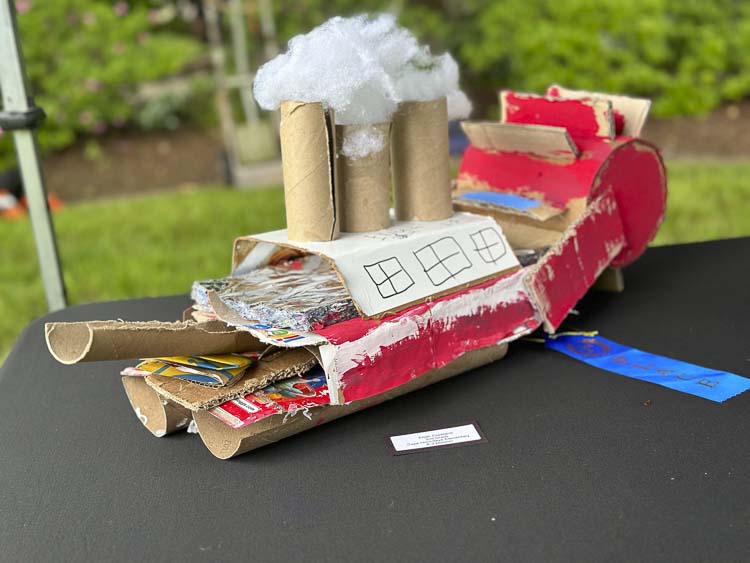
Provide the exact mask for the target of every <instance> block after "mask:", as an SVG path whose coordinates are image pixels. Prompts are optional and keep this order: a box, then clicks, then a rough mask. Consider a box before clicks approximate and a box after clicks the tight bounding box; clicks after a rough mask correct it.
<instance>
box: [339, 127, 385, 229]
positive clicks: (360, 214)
mask: <svg viewBox="0 0 750 563" xmlns="http://www.w3.org/2000/svg"><path fill="white" fill-rule="evenodd" d="M361 127H368V128H371V129H374V130H375V131H376V133H377V134H378V135H380V136H382V138H383V139H384V140H385V142H384V145H383V148H382V149H381V150H379V151H376V152H374V153H371V154H368V155H367V156H363V157H360V158H354V157H349V156H346V155H345V154H343V153H339V155H338V158H337V159H336V168H337V175H336V180H337V182H338V195H339V198H340V204H339V210H340V213H341V230H342V231H346V232H350V233H364V232H370V231H378V230H380V229H385V228H386V227H388V226H389V225H390V224H391V217H390V207H391V170H390V150H389V142H388V138H389V132H390V127H391V124H390V123H379V124H377V125H367V126H360V125H337V126H336V144H337V146H338V147H341V146H342V145H343V142H344V138H345V137H346V136H347V135H351V134H353V133H354V132H355V131H356V130H357V129H360V128H361Z"/></svg>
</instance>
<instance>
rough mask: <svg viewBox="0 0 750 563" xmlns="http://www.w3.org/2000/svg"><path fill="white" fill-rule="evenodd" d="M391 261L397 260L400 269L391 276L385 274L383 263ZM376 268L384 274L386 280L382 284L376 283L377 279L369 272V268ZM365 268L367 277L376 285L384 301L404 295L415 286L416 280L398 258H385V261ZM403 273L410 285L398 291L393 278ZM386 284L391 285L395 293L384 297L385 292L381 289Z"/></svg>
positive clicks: (367, 265)
mask: <svg viewBox="0 0 750 563" xmlns="http://www.w3.org/2000/svg"><path fill="white" fill-rule="evenodd" d="M391 260H395V261H396V263H397V264H398V267H399V269H398V271H396V272H395V273H394V274H391V275H390V276H389V275H388V274H387V273H386V272H385V270H384V269H383V263H385V262H390V261H391ZM375 266H377V267H378V268H379V269H380V273H381V274H383V277H384V278H385V279H384V280H383V281H381V282H380V283H378V282H376V281H375V278H373V277H372V274H371V273H370V270H369V268H374V267H375ZM363 268H364V269H365V272H366V273H367V276H368V277H369V278H370V280H371V281H372V283H373V284H375V287H376V288H377V290H378V293H379V294H380V297H382V298H383V299H390V298H391V297H395V296H396V295H401V294H402V293H404V292H406V291H408V290H409V289H410V288H411V287H412V286H413V285H414V278H412V277H411V276H410V275H409V272H407V271H406V268H404V265H403V264H402V263H401V261H400V260H399V259H398V258H397V257H396V256H391V257H389V258H385V259H383V260H378V261H377V262H373V263H372V264H365V265H364V266H363ZM401 273H403V274H404V275H405V276H406V277H407V278H409V284H408V285H407V286H406V287H404V288H403V289H401V290H397V289H396V286H395V285H393V278H395V277H396V276H397V275H399V274H401ZM386 283H387V284H389V285H390V288H391V290H392V291H393V293H390V294H388V295H384V294H383V290H382V289H381V287H382V286H383V285H385V284H386ZM386 287H387V286H386Z"/></svg>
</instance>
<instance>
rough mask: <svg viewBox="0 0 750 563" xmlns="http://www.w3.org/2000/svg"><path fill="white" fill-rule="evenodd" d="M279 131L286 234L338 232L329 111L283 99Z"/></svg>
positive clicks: (321, 237) (312, 237)
mask: <svg viewBox="0 0 750 563" xmlns="http://www.w3.org/2000/svg"><path fill="white" fill-rule="evenodd" d="M279 137H280V140H281V158H282V172H283V176H284V200H285V205H286V223H287V229H288V236H289V240H296V241H300V242H305V241H326V240H333V239H335V238H337V237H338V232H339V225H338V213H337V209H336V207H337V198H336V192H335V186H336V181H335V166H334V156H335V154H336V138H335V137H336V136H335V134H334V131H333V113H332V112H326V111H325V110H324V109H323V105H322V104H320V103H303V102H282V103H281V122H280V125H279Z"/></svg>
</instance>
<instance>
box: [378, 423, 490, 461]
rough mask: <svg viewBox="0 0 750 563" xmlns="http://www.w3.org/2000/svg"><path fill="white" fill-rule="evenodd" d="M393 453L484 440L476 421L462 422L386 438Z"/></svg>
mask: <svg viewBox="0 0 750 563" xmlns="http://www.w3.org/2000/svg"><path fill="white" fill-rule="evenodd" d="M388 441H389V444H390V446H391V448H392V449H393V452H392V453H393V455H401V454H410V453H415V452H420V451H425V450H431V449H435V448H450V447H454V446H462V445H468V444H477V443H481V442H486V441H487V439H486V438H485V437H484V435H483V434H482V432H481V430H480V429H479V426H478V425H477V424H476V423H471V424H462V425H461V426H453V427H451V428H440V429H437V430H427V431H425V432H414V433H413V434H401V435H400V436H391V437H389V438H388Z"/></svg>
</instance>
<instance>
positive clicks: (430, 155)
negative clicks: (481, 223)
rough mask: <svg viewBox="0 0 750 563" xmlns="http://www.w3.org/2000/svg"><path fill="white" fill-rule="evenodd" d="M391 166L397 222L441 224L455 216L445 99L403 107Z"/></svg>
mask: <svg viewBox="0 0 750 563" xmlns="http://www.w3.org/2000/svg"><path fill="white" fill-rule="evenodd" d="M391 165H392V169H393V200H394V204H395V208H396V219H398V220H399V221H413V220H415V221H437V220H440V219H447V218H448V217H450V216H452V215H453V205H452V203H451V170H450V150H449V145H448V109H447V104H446V100H445V98H441V99H439V100H432V101H428V102H402V103H401V104H399V106H398V108H397V110H396V113H395V114H394V116H393V129H392V133H391Z"/></svg>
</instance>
